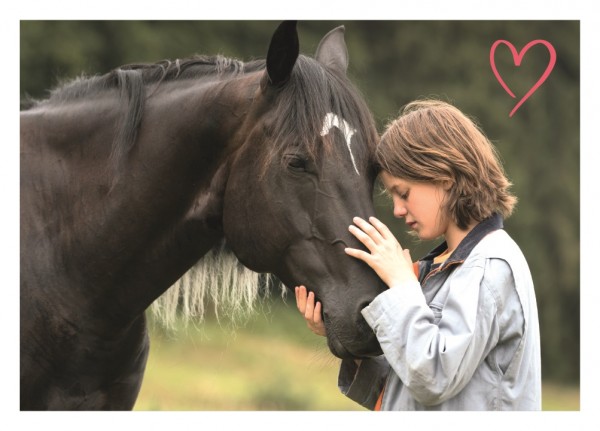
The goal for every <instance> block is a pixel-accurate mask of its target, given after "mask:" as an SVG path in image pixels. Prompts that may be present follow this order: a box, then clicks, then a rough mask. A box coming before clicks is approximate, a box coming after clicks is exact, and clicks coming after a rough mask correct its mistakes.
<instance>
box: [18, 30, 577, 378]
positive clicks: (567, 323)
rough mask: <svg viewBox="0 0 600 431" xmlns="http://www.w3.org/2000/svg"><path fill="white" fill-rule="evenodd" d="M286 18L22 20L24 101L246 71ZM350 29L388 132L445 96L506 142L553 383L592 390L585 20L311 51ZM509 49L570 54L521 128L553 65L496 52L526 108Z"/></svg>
mask: <svg viewBox="0 0 600 431" xmlns="http://www.w3.org/2000/svg"><path fill="white" fill-rule="evenodd" d="M277 24H278V23H277V22H272V21H194V22H188V21H22V22H21V34H20V42H21V65H20V66H21V96H22V99H24V98H25V97H26V96H31V97H34V98H43V97H45V96H46V95H47V90H48V89H50V88H52V87H54V86H55V85H57V83H59V82H60V81H61V80H68V79H71V78H74V77H76V76H79V75H81V74H82V73H83V74H103V73H106V72H108V71H110V70H111V69H113V68H115V67H118V66H120V65H123V64H127V63H140V62H156V61H159V60H162V59H175V58H182V57H187V56H190V55H192V54H194V53H202V54H217V53H220V54H223V55H226V56H231V57H236V58H239V59H242V60H250V59H254V58H264V57H265V56H266V50H267V47H268V44H269V41H270V37H271V34H272V31H273V30H274V29H275V27H276V26H277ZM337 25H344V26H345V27H346V42H347V45H348V50H349V53H350V66H349V71H348V73H349V75H350V77H351V79H352V80H353V81H354V82H355V84H356V85H357V86H358V87H359V88H360V89H361V91H362V92H363V94H364V95H365V98H366V100H367V102H368V103H369V105H370V107H371V109H372V112H373V114H374V117H375V119H376V121H377V124H378V127H379V129H380V130H383V128H384V126H385V124H386V122H387V121H388V120H391V119H392V118H394V117H395V116H396V114H397V113H398V111H399V109H400V107H401V106H402V105H404V104H406V103H407V102H409V101H411V100H413V99H415V98H420V97H439V98H442V99H445V100H448V101H450V102H452V103H454V104H455V105H456V106H458V107H459V108H460V109H462V110H463V111H464V112H466V113H467V114H469V115H471V116H472V117H473V118H475V119H476V120H477V121H478V123H479V124H480V125H481V127H482V129H483V130H484V131H485V132H486V134H487V135H488V136H489V137H490V139H491V140H492V141H493V142H494V143H495V144H496V146H497V148H498V151H499V153H500V154H501V157H502V159H503V161H504V163H505V168H506V171H507V174H508V176H509V178H510V179H511V180H512V181H513V183H514V192H515V193H516V195H517V196H518V197H519V200H520V201H519V205H518V207H517V210H516V212H515V214H514V215H513V216H512V217H511V218H510V219H508V220H507V222H506V229H507V231H508V232H509V233H510V234H511V235H512V236H513V237H514V238H515V239H516V241H517V242H518V243H519V244H520V246H521V248H522V249H523V252H524V254H525V256H526V257H527V259H528V261H529V263H530V266H531V270H532V273H533V278H534V282H535V285H536V291H537V300H538V306H539V314H540V327H541V332H542V361H543V374H544V377H545V378H551V379H557V380H562V381H570V382H578V381H579V346H580V338H579V334H580V319H579V318H580V314H579V305H580V298H579V283H580V278H579V259H580V248H579V235H580V227H579V226H580V225H579V219H580V205H579V204H580V193H579V190H580V188H579V187H580V183H579V156H580V153H579V151H580V147H579V114H580V112H579V109H580V103H579V101H580V92H579V88H580V87H579V76H580V71H579V52H580V50H579V47H580V26H579V22H578V21H346V22H338V21H336V22H332V21H308V22H300V23H299V26H298V29H299V37H300V48H301V51H302V52H303V53H307V54H310V55H312V54H313V53H314V51H315V49H316V46H317V44H318V42H319V40H320V38H321V37H322V36H323V35H324V34H325V33H326V32H327V31H329V30H331V29H332V28H333V27H335V26H337ZM498 39H505V40H508V41H510V42H511V43H512V44H513V45H514V46H515V47H516V48H517V50H518V51H520V50H521V48H522V47H523V46H524V45H525V44H527V43H528V42H529V41H531V40H535V39H544V40H547V41H549V42H550V43H551V44H552V45H553V46H554V47H555V49H556V53H557V62H556V66H555V68H554V70H553V72H552V74H551V75H550V77H549V78H548V80H547V81H546V82H545V83H544V84H543V85H542V86H541V87H540V88H539V89H538V90H537V92H536V93H535V94H533V96H532V97H530V98H529V99H528V100H527V101H526V102H525V103H524V104H523V105H522V106H521V107H520V108H519V110H518V111H517V112H516V113H515V114H514V116H513V117H511V118H509V116H508V114H509V112H510V111H511V110H512V108H513V107H514V105H515V104H516V103H517V101H518V100H519V98H520V97H521V96H522V95H523V94H525V92H526V91H527V90H528V89H529V88H530V87H531V86H532V85H533V83H534V82H535V81H537V79H538V77H539V76H540V75H541V73H542V72H543V70H544V69H545V67H546V65H547V62H548V58H549V54H548V52H547V50H546V48H545V47H543V46H542V45H536V46H534V47H532V48H531V49H530V50H529V51H528V52H527V55H525V56H524V60H523V63H522V65H521V66H520V67H519V68H516V67H515V66H514V64H513V61H512V57H511V55H510V53H509V51H508V48H506V46H500V47H499V48H498V49H497V51H496V55H495V58H496V64H497V67H498V70H499V71H500V73H501V74H502V77H503V78H504V80H505V81H506V83H507V84H508V85H509V86H510V87H511V89H512V90H513V91H514V92H515V94H516V95H517V99H516V100H515V99H512V98H511V97H509V95H508V94H506V93H505V91H504V90H503V89H502V87H501V86H500V84H499V83H498V82H497V81H496V79H495V77H494V75H493V74H492V71H491V68H490V60H489V55H490V47H491V45H492V44H493V43H494V42H495V41H496V40H498ZM375 199H376V204H377V208H378V214H379V216H380V217H381V218H382V219H383V221H384V222H386V223H387V224H388V225H390V227H391V228H392V229H393V231H394V233H395V234H396V235H397V236H398V238H399V240H400V242H401V243H403V244H405V245H408V246H410V248H411V249H412V250H413V251H412V256H413V258H417V257H419V256H420V255H422V254H423V253H425V252H426V251H428V250H429V249H430V248H431V247H432V246H433V244H432V243H415V242H414V241H413V240H412V239H411V238H409V237H408V236H407V235H406V233H405V232H404V228H403V226H402V223H397V222H395V221H394V220H393V217H392V214H391V211H390V205H389V202H386V201H385V199H384V198H383V197H381V196H378V195H376V197H375Z"/></svg>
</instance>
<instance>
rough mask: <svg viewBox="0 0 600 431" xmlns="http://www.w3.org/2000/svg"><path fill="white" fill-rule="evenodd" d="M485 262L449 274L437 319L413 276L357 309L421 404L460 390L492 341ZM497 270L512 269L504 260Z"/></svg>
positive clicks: (495, 326) (495, 334)
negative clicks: (367, 304) (446, 291)
mask: <svg viewBox="0 0 600 431" xmlns="http://www.w3.org/2000/svg"><path fill="white" fill-rule="evenodd" d="M484 262H485V261H478V262H477V265H472V266H469V267H466V266H461V267H459V268H457V269H456V270H455V271H454V272H453V274H451V276H450V277H449V279H448V280H447V281H446V283H450V285H449V286H448V287H449V291H448V292H449V293H448V297H447V300H446V303H445V305H444V307H443V310H442V316H441V318H439V316H438V318H439V320H438V321H436V318H435V316H434V313H433V311H432V310H431V309H430V307H429V306H428V305H427V303H426V302H425V297H424V295H423V293H422V291H421V285H420V284H419V283H418V282H417V281H414V282H410V283H406V284H404V285H401V286H396V287H393V288H391V289H389V290H387V291H385V292H383V293H381V294H380V295H379V296H377V297H376V298H375V300H374V301H373V302H372V303H371V304H370V305H369V306H367V307H365V308H364V309H363V311H362V313H363V316H364V317H365V319H366V321H367V322H368V323H369V325H370V326H371V327H372V328H373V330H374V331H375V334H376V336H377V339H378V340H379V343H380V345H381V348H382V350H383V352H384V355H385V357H386V359H387V361H388V362H389V364H390V366H391V367H392V368H393V369H394V372H395V373H396V374H397V375H398V377H399V378H400V379H401V380H402V382H403V384H404V385H405V386H406V387H407V388H408V389H409V391H410V393H411V395H412V396H413V398H415V400H416V401H417V402H419V403H421V404H423V405H436V404H439V403H442V402H444V401H445V400H447V399H449V398H451V397H453V396H454V395H456V394H457V393H458V392H460V390H461V389H463V388H464V387H465V386H466V384H467V383H468V382H469V380H470V379H471V377H472V376H473V374H474V372H475V370H476V369H477V367H478V366H479V364H481V362H482V361H483V360H484V358H485V356H486V355H487V354H488V353H489V352H490V350H491V349H492V348H493V346H494V345H495V344H496V343H497V340H498V338H499V331H498V322H497V319H496V303H495V300H494V295H493V294H492V293H491V290H490V289H489V288H488V287H487V286H486V281H485V280H484V273H485V272H486V271H484V269H485V268H484ZM502 271H509V275H511V274H512V273H510V268H509V267H508V266H507V265H505V266H503V267H502ZM491 272H493V271H491ZM503 275H504V276H505V278H506V274H503ZM495 276H496V275H494V274H486V277H485V278H489V277H491V278H494V277H495ZM500 278H502V277H500ZM488 281H489V280H488Z"/></svg>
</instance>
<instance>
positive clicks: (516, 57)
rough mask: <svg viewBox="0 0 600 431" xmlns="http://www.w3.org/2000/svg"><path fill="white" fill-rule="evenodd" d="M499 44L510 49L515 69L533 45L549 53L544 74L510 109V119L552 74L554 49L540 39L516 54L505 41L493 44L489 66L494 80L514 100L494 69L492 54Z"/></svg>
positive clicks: (511, 46) (554, 59) (510, 44)
mask: <svg viewBox="0 0 600 431" xmlns="http://www.w3.org/2000/svg"><path fill="white" fill-rule="evenodd" d="M500 44H504V45H506V46H508V48H509V49H510V52H511V53H512V56H513V61H514V62H515V66H517V67H518V66H520V65H521V61H522V60H523V56H524V55H525V53H526V52H527V51H528V50H529V48H531V47H532V46H534V45H538V44H542V45H544V46H545V47H546V48H547V49H548V51H549V52H550V60H549V61H548V66H547V67H546V70H545V71H544V73H543V74H542V76H541V77H540V79H538V80H537V82H536V83H535V84H534V85H533V87H531V88H530V89H529V91H528V92H527V94H525V96H523V98H522V99H521V100H519V103H517V104H516V105H515V107H514V108H513V109H512V111H510V114H509V115H508V116H509V117H512V116H513V114H514V113H515V112H516V111H517V109H519V107H520V106H521V105H522V104H523V103H524V102H525V101H526V100H527V99H528V98H529V97H530V96H531V95H532V94H533V93H534V92H535V91H536V90H537V89H538V88H539V87H540V85H542V84H543V83H544V81H545V80H546V79H547V78H548V76H549V75H550V72H552V69H553V68H554V64H555V63H556V50H555V49H554V47H553V46H552V44H551V43H550V42H548V41H547V40H542V39H537V40H532V41H531V42H529V43H528V44H527V45H525V46H524V47H523V49H522V50H521V52H519V53H517V49H516V48H515V47H514V45H513V44H512V43H510V42H509V41H507V40H497V41H496V42H494V44H493V45H492V48H491V49H490V66H491V67H492V71H493V72H494V76H496V79H497V80H498V82H499V83H500V85H502V88H504V90H505V91H506V92H507V93H508V94H509V95H510V96H511V97H512V98H515V99H516V96H515V95H514V93H513V92H512V91H511V90H510V88H508V85H506V82H504V80H503V79H502V77H501V76H500V73H498V69H497V68H496V61H495V60H494V54H495V52H496V48H497V47H498V45H500Z"/></svg>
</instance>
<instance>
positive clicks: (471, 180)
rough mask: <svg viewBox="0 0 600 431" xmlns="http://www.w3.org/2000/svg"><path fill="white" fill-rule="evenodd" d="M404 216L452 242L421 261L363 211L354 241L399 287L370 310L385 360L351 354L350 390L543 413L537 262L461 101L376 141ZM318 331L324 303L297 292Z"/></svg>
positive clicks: (383, 172)
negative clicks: (523, 245) (530, 259)
mask: <svg viewBox="0 0 600 431" xmlns="http://www.w3.org/2000/svg"><path fill="white" fill-rule="evenodd" d="M376 157H377V162H378V164H379V168H380V178H381V180H382V182H383V184H384V186H385V188H386V190H387V191H388V192H389V193H390V194H391V197H392V200H393V205H394V216H395V217H397V218H404V220H405V222H406V224H407V226H408V228H409V229H411V231H412V232H414V234H416V235H417V236H418V237H419V238H420V239H422V240H431V239H435V238H438V237H443V238H444V242H443V243H442V244H441V245H440V246H438V247H437V248H435V249H434V250H433V251H431V252H430V253H429V254H428V255H427V256H425V257H424V258H423V259H421V260H420V261H418V262H417V263H415V265H414V266H415V268H413V263H412V261H411V258H410V254H409V252H408V250H406V249H404V250H403V249H402V247H401V245H400V244H399V243H398V241H397V240H396V238H395V237H394V235H393V234H392V233H391V232H390V230H389V229H388V228H387V227H386V226H385V225H384V224H383V223H381V222H380V221H379V220H377V219H376V218H374V217H371V218H370V219H369V220H368V221H366V220H362V219H360V218H354V220H353V222H354V225H352V226H350V232H352V234H353V235H354V236H355V237H356V238H357V239H358V240H359V241H360V242H361V243H362V244H364V246H365V247H366V249H367V250H368V252H367V251H362V250H358V249H353V248H347V249H346V253H347V254H348V255H349V256H351V257H353V258H356V259H360V260H363V261H364V262H366V263H367V264H368V265H369V266H370V267H371V268H373V270H374V271H375V272H376V273H377V274H378V275H379V277H380V278H381V279H382V280H383V281H384V282H385V283H386V284H387V286H388V287H389V289H388V290H387V291H385V292H383V293H382V294H380V295H379V296H377V297H376V298H375V300H373V302H372V303H371V304H370V305H368V306H367V307H365V308H364V309H363V310H362V314H363V316H364V318H365V320H366V321H367V323H368V324H369V325H370V326H371V327H372V329H373V331H374V332H375V334H376V336H377V338H378V340H379V343H380V345H381V348H382V350H383V356H380V357H376V358H368V359H362V360H342V363H341V367H340V373H339V387H340V389H341V390H342V392H343V393H344V394H345V395H346V396H348V397H350V398H351V399H353V400H355V401H356V402H358V403H360V404H361V405H363V406H365V407H367V408H369V409H381V410H540V409H541V363H540V338H539V327H538V316H537V306H536V300H535V293H534V288H533V282H532V279H531V274H530V271H529V267H528V265H527V262H526V260H525V258H524V256H523V254H522V253H521V250H520V249H519V247H518V246H517V244H516V243H515V242H514V241H513V240H512V239H511V238H510V236H509V235H508V234H507V233H506V232H505V231H504V230H503V229H502V228H503V218H506V217H508V216H510V214H511V213H512V210H513V207H514V205H515V203H516V198H515V197H514V196H513V195H512V194H511V193H510V192H509V190H508V189H509V187H510V185H511V184H510V182H509V181H508V180H507V179H506V176H505V174H504V171H503V169H502V166H501V164H500V162H499V161H498V158H497V156H496V153H495V151H494V148H493V146H492V144H491V143H490V141H489V140H488V139H487V138H486V137H485V136H484V134H483V133H482V132H481V130H480V129H479V128H478V127H477V126H476V125H475V124H474V123H473V122H472V121H471V120H470V119H469V118H467V117H466V116H465V115H464V114H463V113H462V112H460V111H459V110H458V109H457V108H455V107H454V106H451V105H449V104H447V103H444V102H441V101H435V100H426V101H417V102H413V103H410V104H409V105H407V106H406V107H405V108H404V110H403V112H402V113H401V115H400V117H399V118H397V119H396V120H395V121H393V122H392V123H391V124H390V125H389V126H388V127H387V129H386V131H385V133H384V135H383V136H382V138H381V141H380V144H379V146H378V148H377V154H376ZM296 303H297V306H298V309H299V310H300V312H301V313H302V314H303V315H304V317H305V319H306V322H307V324H308V326H309V328H310V329H311V330H312V331H313V332H315V333H316V334H319V335H325V327H324V325H323V322H322V317H321V304H320V303H319V302H317V303H316V304H315V301H314V295H313V293H312V292H309V293H307V291H306V289H305V287H304V286H299V287H297V288H296Z"/></svg>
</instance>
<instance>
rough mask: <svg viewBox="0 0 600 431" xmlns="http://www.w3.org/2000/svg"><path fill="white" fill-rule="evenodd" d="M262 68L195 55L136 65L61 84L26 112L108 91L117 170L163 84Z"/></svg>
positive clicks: (262, 65)
mask: <svg viewBox="0 0 600 431" xmlns="http://www.w3.org/2000/svg"><path fill="white" fill-rule="evenodd" d="M264 68H265V62H264V61H260V60H255V61H251V62H246V63H245V62H242V61H240V60H237V59H234V58H228V57H224V56H222V55H215V56H206V55H196V56H193V57H190V58H186V59H183V60H179V59H177V60H174V61H171V60H162V61H159V62H157V63H153V64H150V63H148V64H146V63H139V64H128V65H124V66H121V67H118V68H116V69H114V70H112V71H110V72H109V73H107V74H104V75H101V76H98V75H96V76H92V77H86V76H84V75H82V76H80V77H77V78H75V79H73V80H70V81H67V82H63V83H61V84H60V85H59V86H58V87H56V88H55V89H54V90H51V91H50V97H49V98H48V99H45V100H42V101H35V100H29V101H28V102H26V103H25V106H26V107H27V108H26V109H33V108H36V107H53V106H60V105H63V104H66V103H70V102H74V101H78V100H82V99H85V98H91V97H94V96H97V95H100V94H103V93H105V92H107V91H110V90H115V91H117V92H118V95H119V103H120V104H121V106H122V107H123V109H124V117H123V120H122V121H121V122H120V124H119V126H118V129H117V132H116V137H115V139H114V141H113V146H112V151H111V164H112V165H113V166H118V165H119V164H120V161H121V160H123V157H125V156H126V155H127V154H128V153H129V151H130V150H131V149H132V148H133V146H134V144H135V141H136V137H137V132H138V129H139V126H140V123H141V121H142V116H143V112H144V105H145V102H146V99H147V97H150V96H151V95H152V92H150V93H149V92H148V91H147V87H150V86H154V90H156V89H157V88H158V87H159V86H160V85H161V84H162V83H163V82H172V81H184V80H194V79H200V78H202V77H206V76H217V77H225V76H236V75H240V74H244V73H249V72H254V71H258V70H261V69H264Z"/></svg>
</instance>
